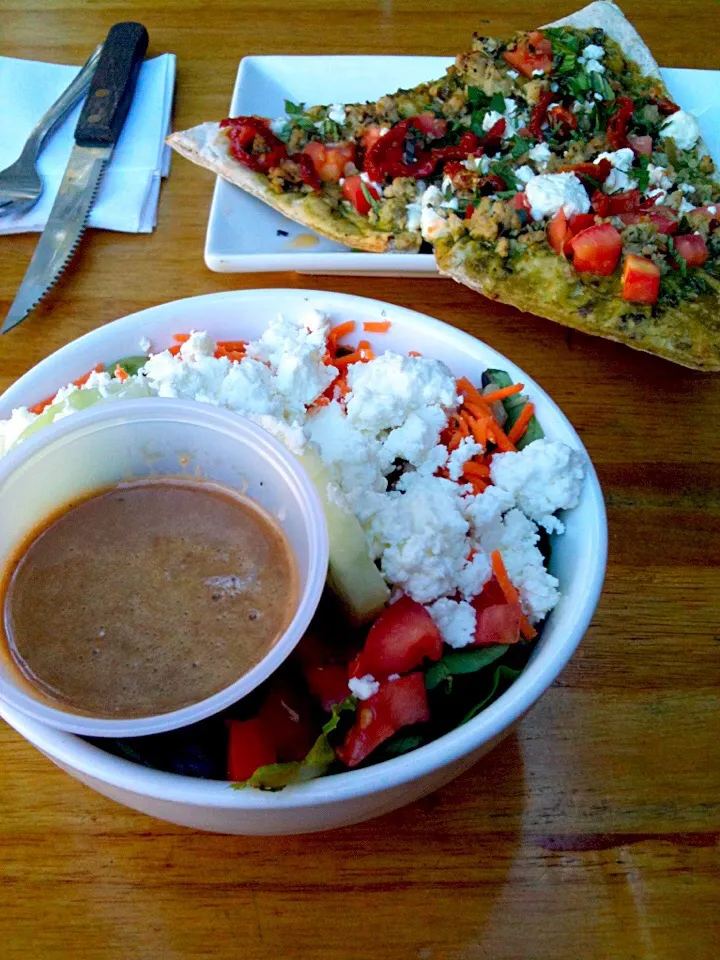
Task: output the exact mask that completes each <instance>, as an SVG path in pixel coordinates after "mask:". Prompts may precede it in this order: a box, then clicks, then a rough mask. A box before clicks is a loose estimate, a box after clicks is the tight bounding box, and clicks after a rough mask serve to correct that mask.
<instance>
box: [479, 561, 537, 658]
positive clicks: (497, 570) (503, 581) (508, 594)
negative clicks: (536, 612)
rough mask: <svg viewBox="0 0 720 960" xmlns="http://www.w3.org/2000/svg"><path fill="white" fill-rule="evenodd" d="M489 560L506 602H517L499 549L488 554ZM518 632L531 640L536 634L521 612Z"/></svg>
mask: <svg viewBox="0 0 720 960" xmlns="http://www.w3.org/2000/svg"><path fill="white" fill-rule="evenodd" d="M490 562H491V563H492V569H493V573H494V574H495V578H496V580H497V582H498V583H499V584H500V589H501V590H502V592H503V593H504V594H505V599H506V600H507V602H508V603H518V604H519V603H520V599H519V597H518V592H517V590H516V589H515V586H514V584H513V583H512V581H511V580H510V577H509V576H508V572H507V570H506V569H505V563H504V562H503V558H502V554H501V553H500V551H499V550H493V552H492V553H491V554H490ZM520 633H522V635H523V636H524V637H525V639H526V640H532V639H533V638H534V637H536V636H537V630H536V629H535V628H534V627H533V626H532V624H531V623H530V621H529V620H528V618H527V617H526V616H525V614H524V613H522V614H521V618H520Z"/></svg>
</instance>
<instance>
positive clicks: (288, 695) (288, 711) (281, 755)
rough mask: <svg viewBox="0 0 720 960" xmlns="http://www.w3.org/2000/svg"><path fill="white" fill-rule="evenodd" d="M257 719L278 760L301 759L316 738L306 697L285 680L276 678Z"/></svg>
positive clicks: (310, 705) (309, 703) (308, 701)
mask: <svg viewBox="0 0 720 960" xmlns="http://www.w3.org/2000/svg"><path fill="white" fill-rule="evenodd" d="M258 720H259V721H260V723H261V724H262V727H263V730H264V731H265V736H266V738H267V739H268V741H269V742H270V743H271V744H272V745H273V747H274V749H275V752H276V755H277V759H278V760H279V761H281V762H285V761H288V760H302V759H303V758H304V757H306V756H307V753H308V751H309V749H310V747H311V746H312V745H313V743H314V741H315V735H316V731H315V730H314V725H313V722H312V704H311V702H310V699H309V697H308V696H307V695H306V694H303V693H302V692H301V691H300V690H298V689H297V687H294V686H292V685H291V684H290V683H288V682H287V681H285V680H282V679H276V680H275V681H274V682H273V683H272V686H271V688H270V691H269V693H268V695H267V697H266V698H265V700H264V702H263V705H262V707H260V712H259V714H258Z"/></svg>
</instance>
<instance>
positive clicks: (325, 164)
mask: <svg viewBox="0 0 720 960" xmlns="http://www.w3.org/2000/svg"><path fill="white" fill-rule="evenodd" d="M302 152H303V153H304V154H306V155H307V156H308V157H310V160H311V161H312V165H313V166H314V167H315V173H317V175H318V176H319V177H320V179H321V180H322V181H323V182H324V183H337V182H338V180H340V179H341V178H342V177H344V176H345V166H346V164H348V163H354V162H355V144H354V143H353V142H351V141H348V142H346V143H335V144H333V145H332V146H329V145H328V144H326V143H321V142H320V140H311V141H310V142H309V143H307V144H305V146H304V147H303V151H302Z"/></svg>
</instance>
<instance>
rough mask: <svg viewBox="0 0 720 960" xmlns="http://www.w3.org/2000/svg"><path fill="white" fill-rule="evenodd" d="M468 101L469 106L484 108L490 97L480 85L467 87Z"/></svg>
mask: <svg viewBox="0 0 720 960" xmlns="http://www.w3.org/2000/svg"><path fill="white" fill-rule="evenodd" d="M467 92H468V103H469V104H470V106H471V107H484V108H486V107H487V106H488V104H489V103H490V97H489V96H488V95H487V94H486V93H485V91H484V90H481V89H480V87H468V91H467Z"/></svg>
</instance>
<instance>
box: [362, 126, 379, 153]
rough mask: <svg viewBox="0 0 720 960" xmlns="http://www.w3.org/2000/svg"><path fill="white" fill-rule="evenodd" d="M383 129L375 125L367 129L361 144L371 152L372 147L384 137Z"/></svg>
mask: <svg viewBox="0 0 720 960" xmlns="http://www.w3.org/2000/svg"><path fill="white" fill-rule="evenodd" d="M381 130H382V127H378V126H375V125H373V126H372V127H367V128H366V130H365V133H364V134H363V135H362V137H361V138H360V143H361V144H362V145H363V147H364V148H365V149H366V150H369V149H370V147H374V146H375V144H376V143H377V142H378V140H379V139H380V138H381V137H382V136H383V134H382V133H381V132H380V131H381Z"/></svg>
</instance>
